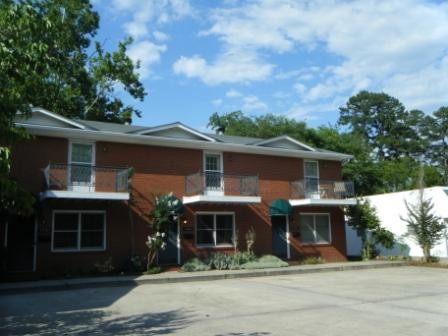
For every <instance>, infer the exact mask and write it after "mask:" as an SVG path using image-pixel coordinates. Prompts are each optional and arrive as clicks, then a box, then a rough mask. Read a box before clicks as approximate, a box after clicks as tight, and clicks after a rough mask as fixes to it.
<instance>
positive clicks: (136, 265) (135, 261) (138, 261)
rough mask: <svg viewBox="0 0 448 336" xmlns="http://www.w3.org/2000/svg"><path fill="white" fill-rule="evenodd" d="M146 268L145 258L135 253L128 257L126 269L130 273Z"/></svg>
mask: <svg viewBox="0 0 448 336" xmlns="http://www.w3.org/2000/svg"><path fill="white" fill-rule="evenodd" d="M145 269H146V261H145V258H143V257H141V256H139V255H136V256H133V257H132V258H130V259H129V261H128V270H129V271H130V272H132V273H137V272H143V271H144V270H145Z"/></svg>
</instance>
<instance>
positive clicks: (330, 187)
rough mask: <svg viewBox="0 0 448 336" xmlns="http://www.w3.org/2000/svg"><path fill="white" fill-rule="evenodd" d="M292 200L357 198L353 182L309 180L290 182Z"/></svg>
mask: <svg viewBox="0 0 448 336" xmlns="http://www.w3.org/2000/svg"><path fill="white" fill-rule="evenodd" d="M289 186H290V197H291V198H292V199H305V198H312V199H346V198H351V197H354V196H355V188H354V184H353V182H352V181H339V180H321V179H318V178H308V179H303V180H297V181H293V182H290V185H289Z"/></svg>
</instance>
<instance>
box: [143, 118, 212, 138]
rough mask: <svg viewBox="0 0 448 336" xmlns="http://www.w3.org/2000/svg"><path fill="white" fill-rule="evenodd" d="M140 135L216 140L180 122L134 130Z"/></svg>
mask: <svg viewBox="0 0 448 336" xmlns="http://www.w3.org/2000/svg"><path fill="white" fill-rule="evenodd" d="M136 134H140V135H148V136H156V137H162V138H175V139H186V140H198V141H209V142H215V141H216V140H215V139H213V138H211V137H209V136H207V135H205V134H202V133H201V132H198V131H196V130H194V129H192V128H190V127H188V126H185V125H183V124H181V123H175V124H169V125H162V126H158V127H153V128H149V129H145V130H141V131H139V132H136Z"/></svg>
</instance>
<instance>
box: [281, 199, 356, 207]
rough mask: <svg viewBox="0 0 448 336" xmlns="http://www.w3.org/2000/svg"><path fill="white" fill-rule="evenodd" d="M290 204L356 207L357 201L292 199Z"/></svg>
mask: <svg viewBox="0 0 448 336" xmlns="http://www.w3.org/2000/svg"><path fill="white" fill-rule="evenodd" d="M289 204H291V205H292V206H293V207H294V206H349V205H355V204H356V200H355V199H352V198H347V199H318V198H317V199H313V198H304V199H290V200H289Z"/></svg>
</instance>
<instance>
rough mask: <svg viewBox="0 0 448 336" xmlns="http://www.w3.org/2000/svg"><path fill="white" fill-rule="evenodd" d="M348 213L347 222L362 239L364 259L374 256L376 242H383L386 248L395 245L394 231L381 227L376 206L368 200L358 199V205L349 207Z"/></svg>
mask: <svg viewBox="0 0 448 336" xmlns="http://www.w3.org/2000/svg"><path fill="white" fill-rule="evenodd" d="M346 215H347V224H348V225H350V226H351V227H353V228H354V229H355V230H356V232H357V234H358V236H360V237H361V239H362V250H361V255H362V257H363V259H371V258H373V257H374V255H375V245H376V244H382V245H383V246H384V247H386V248H391V247H393V245H394V242H395V239H394V235H393V233H392V232H390V231H388V230H386V229H384V228H383V227H381V223H380V220H379V219H378V216H377V214H376V211H375V208H373V207H372V206H371V205H370V203H369V202H368V201H367V200H364V201H362V200H360V199H357V200H356V205H353V206H349V207H348V208H347V212H346Z"/></svg>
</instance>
